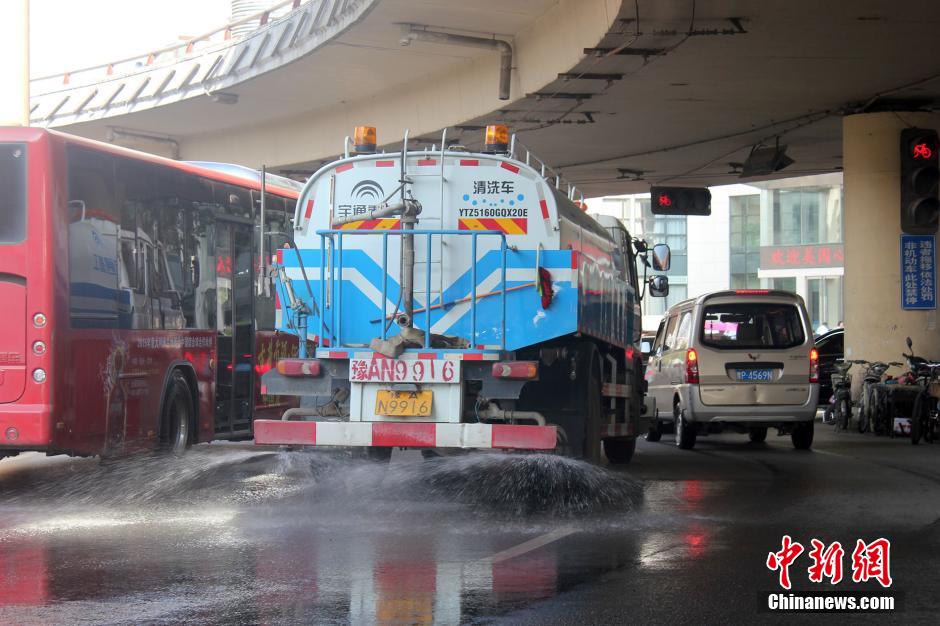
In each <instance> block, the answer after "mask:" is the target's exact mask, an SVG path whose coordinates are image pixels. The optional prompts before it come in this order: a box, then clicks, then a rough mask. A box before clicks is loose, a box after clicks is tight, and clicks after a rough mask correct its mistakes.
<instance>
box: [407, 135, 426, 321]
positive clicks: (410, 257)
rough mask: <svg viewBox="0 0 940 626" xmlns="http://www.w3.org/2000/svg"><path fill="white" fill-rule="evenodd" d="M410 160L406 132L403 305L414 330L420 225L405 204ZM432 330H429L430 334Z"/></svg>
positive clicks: (411, 210) (410, 208)
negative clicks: (407, 166)
mask: <svg viewBox="0 0 940 626" xmlns="http://www.w3.org/2000/svg"><path fill="white" fill-rule="evenodd" d="M407 158H408V130H407V129H406V130H405V137H404V140H403V141H402V148H401V183H402V185H401V203H402V205H403V206H404V209H403V210H402V214H401V227H402V231H403V232H404V233H406V234H403V235H402V237H401V260H402V268H401V289H402V304H403V305H404V311H405V318H406V323H405V326H406V327H407V328H414V319H413V318H414V308H415V306H414V295H415V293H414V287H415V285H414V281H415V237H414V234H413V232H412V231H414V227H415V225H416V224H417V223H418V219H417V217H418V216H417V215H416V214H415V213H414V211H413V209H412V207H410V206H408V205H407V204H406V203H405V161H406V159H407ZM430 330H431V329H428V332H430Z"/></svg>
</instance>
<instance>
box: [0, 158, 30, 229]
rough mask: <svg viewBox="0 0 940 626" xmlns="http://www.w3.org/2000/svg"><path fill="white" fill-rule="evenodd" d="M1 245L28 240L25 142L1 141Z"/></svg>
mask: <svg viewBox="0 0 940 626" xmlns="http://www.w3.org/2000/svg"><path fill="white" fill-rule="evenodd" d="M0 189H2V190H3V194H0V244H5V243H20V242H21V241H23V240H24V239H26V215H27V211H26V144H22V143H4V144H0Z"/></svg>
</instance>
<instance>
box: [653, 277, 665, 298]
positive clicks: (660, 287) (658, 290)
mask: <svg viewBox="0 0 940 626" xmlns="http://www.w3.org/2000/svg"><path fill="white" fill-rule="evenodd" d="M649 286H650V295H651V296H653V297H654V298H665V297H666V296H668V295H669V277H668V276H651V277H650V279H649Z"/></svg>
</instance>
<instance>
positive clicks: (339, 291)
mask: <svg viewBox="0 0 940 626" xmlns="http://www.w3.org/2000/svg"><path fill="white" fill-rule="evenodd" d="M338 239H339V241H337V243H336V252H337V255H338V256H337V259H336V264H337V265H338V266H339V268H338V269H339V280H337V281H336V308H337V309H339V310H340V311H339V320H337V322H336V324H335V325H334V326H333V328H335V329H336V346H337V347H339V346H342V345H343V233H339V235H338Z"/></svg>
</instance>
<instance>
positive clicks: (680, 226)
mask: <svg viewBox="0 0 940 626" xmlns="http://www.w3.org/2000/svg"><path fill="white" fill-rule="evenodd" d="M638 206H639V209H640V213H641V216H642V217H641V219H640V232H641V233H643V235H642V236H643V238H644V239H645V240H646V241H647V242H648V243H649V244H650V245H654V244H657V243H665V244H668V245H669V250H670V254H671V255H672V266H671V267H670V268H669V271H668V272H666V274H667V275H668V276H669V279H670V281H671V280H672V279H673V278H679V277H682V279H683V282H684V279H685V277H686V276H687V275H688V273H689V270H688V267H689V262H688V258H689V244H688V230H687V221H686V216H685V215H653V212H652V211H651V210H650V199H649V198H643V199H641V200H638Z"/></svg>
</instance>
